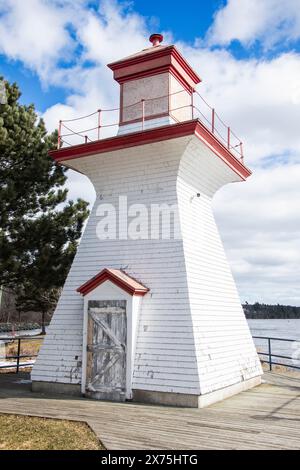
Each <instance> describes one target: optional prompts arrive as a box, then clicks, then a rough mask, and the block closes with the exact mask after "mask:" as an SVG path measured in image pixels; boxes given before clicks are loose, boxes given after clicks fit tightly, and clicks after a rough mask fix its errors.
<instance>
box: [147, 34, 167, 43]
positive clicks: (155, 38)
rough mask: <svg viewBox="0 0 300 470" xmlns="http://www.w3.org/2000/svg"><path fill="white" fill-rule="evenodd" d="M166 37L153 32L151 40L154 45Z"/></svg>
mask: <svg viewBox="0 0 300 470" xmlns="http://www.w3.org/2000/svg"><path fill="white" fill-rule="evenodd" d="M163 39H164V37H163V35H162V34H157V33H155V34H151V36H150V38H149V41H150V42H152V46H158V45H159V44H160V43H161V42H162V40H163Z"/></svg>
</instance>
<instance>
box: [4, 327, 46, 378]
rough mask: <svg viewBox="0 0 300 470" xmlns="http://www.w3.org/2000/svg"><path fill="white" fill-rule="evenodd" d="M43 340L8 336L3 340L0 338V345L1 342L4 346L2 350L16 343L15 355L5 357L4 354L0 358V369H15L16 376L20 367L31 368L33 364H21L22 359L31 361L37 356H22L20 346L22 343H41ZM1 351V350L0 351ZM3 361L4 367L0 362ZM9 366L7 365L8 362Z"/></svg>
mask: <svg viewBox="0 0 300 470" xmlns="http://www.w3.org/2000/svg"><path fill="white" fill-rule="evenodd" d="M43 339H44V336H15V337H14V336H8V337H5V338H2V337H0V344H1V342H2V341H3V342H4V345H3V348H5V347H6V344H11V343H14V342H16V343H17V348H16V349H17V353H16V354H13V355H9V356H7V355H6V354H5V355H4V356H0V369H15V372H16V374H18V372H19V370H20V368H21V367H31V366H33V364H34V361H33V362H22V359H25V358H30V359H33V358H35V357H37V356H38V354H22V353H21V346H22V341H23V340H26V341H37V340H39V341H41V340H43ZM0 351H1V349H0ZM3 359H4V361H5V365H1V360H3ZM10 361H12V362H11V364H9V362H10Z"/></svg>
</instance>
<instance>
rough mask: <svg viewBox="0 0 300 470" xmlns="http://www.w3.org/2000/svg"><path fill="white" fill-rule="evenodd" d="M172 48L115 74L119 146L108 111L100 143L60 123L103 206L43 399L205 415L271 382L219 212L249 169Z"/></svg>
mask: <svg viewBox="0 0 300 470" xmlns="http://www.w3.org/2000/svg"><path fill="white" fill-rule="evenodd" d="M162 41H163V37H162V35H160V34H153V35H152V36H151V37H150V42H151V43H152V44H151V45H150V47H147V48H146V49H144V50H142V51H140V52H137V53H136V54H133V55H131V56H129V57H126V58H122V59H120V60H118V61H116V62H113V63H110V64H109V65H108V67H109V68H110V69H111V71H112V73H113V77H114V79H115V80H116V81H117V83H118V84H119V86H120V104H119V107H118V119H117V126H116V128H115V131H114V134H113V135H109V132H112V131H111V130H112V122H111V121H109V120H107V124H105V116H106V114H105V110H101V109H98V110H97V111H96V112H95V119H96V126H95V129H94V128H93V127H91V126H88V130H92V133H90V134H89V135H86V132H87V131H86V132H84V131H83V132H80V129H79V127H76V129H75V131H74V136H75V137H76V138H82V141H80V142H75V141H72V140H71V139H72V136H71V135H70V134H71V133H72V123H69V122H68V123H67V124H66V123H65V126H66V128H67V129H68V133H67V136H64V135H63V131H62V129H63V127H62V126H63V124H64V123H63V122H61V123H60V135H59V143H58V144H59V145H58V149H57V150H55V151H52V152H51V155H52V157H53V158H54V160H55V161H56V162H57V163H58V164H60V165H63V166H65V167H67V168H71V169H73V170H75V171H78V172H80V173H82V174H84V175H86V176H87V177H88V178H89V179H90V181H91V182H92V184H93V186H94V188H95V192H96V201H95V203H94V206H93V209H92V212H91V215H90V218H89V220H88V223H87V226H86V229H85V232H84V234H83V237H82V240H81V242H80V245H79V247H78V250H77V254H76V256H75V258H74V261H73V264H72V267H71V269H70V272H69V275H68V277H67V280H66V283H65V286H64V288H63V291H62V294H61V297H60V299H59V302H58V305H57V308H56V310H55V312H54V315H53V318H52V321H51V324H50V326H49V330H48V333H47V335H46V337H45V340H44V344H43V346H42V348H41V350H40V353H39V356H38V358H37V361H36V364H35V365H34V368H33V371H32V387H33V390H39V391H50V390H53V391H55V392H63V393H68V394H76V395H80V394H81V395H84V396H87V397H92V398H95V399H99V400H115V401H126V400H134V401H141V402H145V403H156V404H167V405H175V406H187V407H204V406H207V405H209V404H211V403H214V402H216V401H219V400H222V399H224V398H226V397H229V396H231V395H234V394H236V393H238V392H241V391H243V390H246V389H249V388H251V387H254V386H256V385H258V384H259V383H260V381H261V375H262V370H261V365H260V361H259V359H258V356H257V353H256V350H255V346H254V344H253V340H252V337H251V334H250V331H249V328H248V325H247V321H246V319H245V316H244V313H243V310H242V307H241V303H240V299H239V296H238V292H237V289H236V286H235V282H234V279H233V276H232V273H231V269H230V266H229V264H228V261H227V258H226V254H225V252H224V248H223V244H222V241H221V238H220V235H219V233H218V229H217V226H216V223H215V220H214V215H213V212H212V199H213V196H214V194H215V193H216V192H217V191H218V190H219V189H220V188H221V187H223V186H224V185H226V184H229V183H236V182H242V181H244V180H246V179H247V178H248V177H249V176H250V174H251V172H250V170H249V169H248V168H247V166H246V165H245V163H244V159H243V154H242V144H241V142H239V141H236V140H235V139H236V138H235V135H234V134H233V133H232V131H231V129H230V127H228V126H227V127H226V128H225V133H223V134H222V132H221V130H220V127H219V125H220V121H219V118H218V114H217V113H216V112H215V110H214V109H213V108H210V107H209V108H207V106H206V103H205V102H204V101H203V100H201V102H200V103H196V98H199V96H198V95H197V92H196V87H197V85H198V84H200V82H201V79H200V77H199V76H198V74H197V73H196V72H195V71H194V70H193V69H192V67H191V66H190V65H189V64H188V62H187V61H186V60H185V58H184V57H183V56H182V54H181V53H180V51H179V50H178V49H177V48H176V47H175V46H174V45H164V43H163V42H162ZM205 106H206V108H205ZM205 109H206V110H207V109H208V111H209V114H206V111H205ZM107 114H108V112H107ZM208 115H209V117H207V116H208ZM89 119H90V117H89ZM75 123H76V125H77V126H78V121H77V120H76V121H75ZM68 144H70V145H68ZM82 197H83V198H84V194H82ZM236 216H237V217H242V214H236Z"/></svg>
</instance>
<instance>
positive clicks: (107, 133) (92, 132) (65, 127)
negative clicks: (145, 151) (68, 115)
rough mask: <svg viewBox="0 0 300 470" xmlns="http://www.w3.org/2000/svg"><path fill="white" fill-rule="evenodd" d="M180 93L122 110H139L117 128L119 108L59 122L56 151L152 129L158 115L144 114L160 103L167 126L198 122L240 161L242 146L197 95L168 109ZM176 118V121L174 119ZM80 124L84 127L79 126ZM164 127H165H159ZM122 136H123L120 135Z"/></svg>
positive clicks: (214, 112)
mask: <svg viewBox="0 0 300 470" xmlns="http://www.w3.org/2000/svg"><path fill="white" fill-rule="evenodd" d="M180 93H186V91H185V90H181V91H179V92H176V93H172V94H170V95H164V96H159V97H157V98H150V99H146V100H141V101H139V102H137V103H134V104H131V105H129V106H123V108H122V113H123V114H124V112H126V111H127V112H130V110H131V111H133V112H134V113H136V112H137V110H139V116H138V118H136V119H133V120H125V121H123V122H122V125H121V126H120V116H121V114H120V111H121V110H120V108H112V109H98V110H97V111H95V112H93V113H91V114H88V115H85V116H81V117H78V118H73V119H64V120H60V121H59V128H58V143H57V146H58V148H62V147H65V146H73V145H78V144H82V143H88V142H94V141H96V140H100V139H105V138H107V137H113V136H115V135H116V134H117V132H118V129H119V127H120V129H122V126H124V125H129V126H130V127H128V128H127V130H126V134H127V133H129V132H138V131H141V130H145V129H149V128H153V127H154V126H153V123H152V124H151V126H149V127H148V126H147V122H148V121H149V120H150V119H151V120H154V119H156V118H157V116H159V115H155V113H153V112H151V113H149V112H148V113H147V108H148V107H150V106H152V107H153V105H154V104H155V101H156V102H158V103H160V104H161V102H162V100H164V99H165V100H167V112H166V113H164V114H163V115H164V116H170V117H171V118H172V119H173V122H170V125H172V124H176V123H178V122H184V121H188V120H190V119H199V120H200V121H201V123H202V124H203V125H204V126H205V127H206V128H207V129H208V130H209V131H210V132H211V133H212V134H214V136H215V137H216V138H217V139H218V140H219V141H220V142H221V143H222V144H223V145H224V146H226V147H227V148H228V150H229V151H230V152H232V153H233V154H234V155H235V156H236V157H237V158H240V159H241V160H242V161H243V157H244V155H243V144H242V142H241V140H240V139H239V138H238V137H237V136H236V134H235V133H234V132H233V131H232V130H231V128H230V127H229V126H227V125H226V124H225V123H224V122H223V120H222V119H221V118H220V116H219V115H218V113H217V112H216V111H215V109H214V108H213V107H211V106H210V105H209V104H208V103H207V101H206V100H205V99H204V98H203V97H202V96H201V95H200V94H199V93H198V92H195V93H194V94H192V102H191V103H189V104H184V105H182V106H176V105H173V106H172V103H171V102H172V100H174V99H175V100H176V96H174V95H178V94H180ZM180 112H181V113H183V114H184V113H185V114H186V115H185V116H181V117H179V118H178V113H180ZM176 114H177V117H176ZM83 122H84V123H85V124H84V126H83ZM161 125H165V124H163V123H162V124H161ZM124 133H125V132H124Z"/></svg>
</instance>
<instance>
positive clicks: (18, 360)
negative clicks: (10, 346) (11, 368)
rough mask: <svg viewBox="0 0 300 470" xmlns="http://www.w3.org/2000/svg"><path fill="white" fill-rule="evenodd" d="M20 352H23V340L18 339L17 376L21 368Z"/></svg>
mask: <svg viewBox="0 0 300 470" xmlns="http://www.w3.org/2000/svg"><path fill="white" fill-rule="evenodd" d="M20 352H21V338H18V352H17V368H16V374H18V373H19V368H20Z"/></svg>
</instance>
